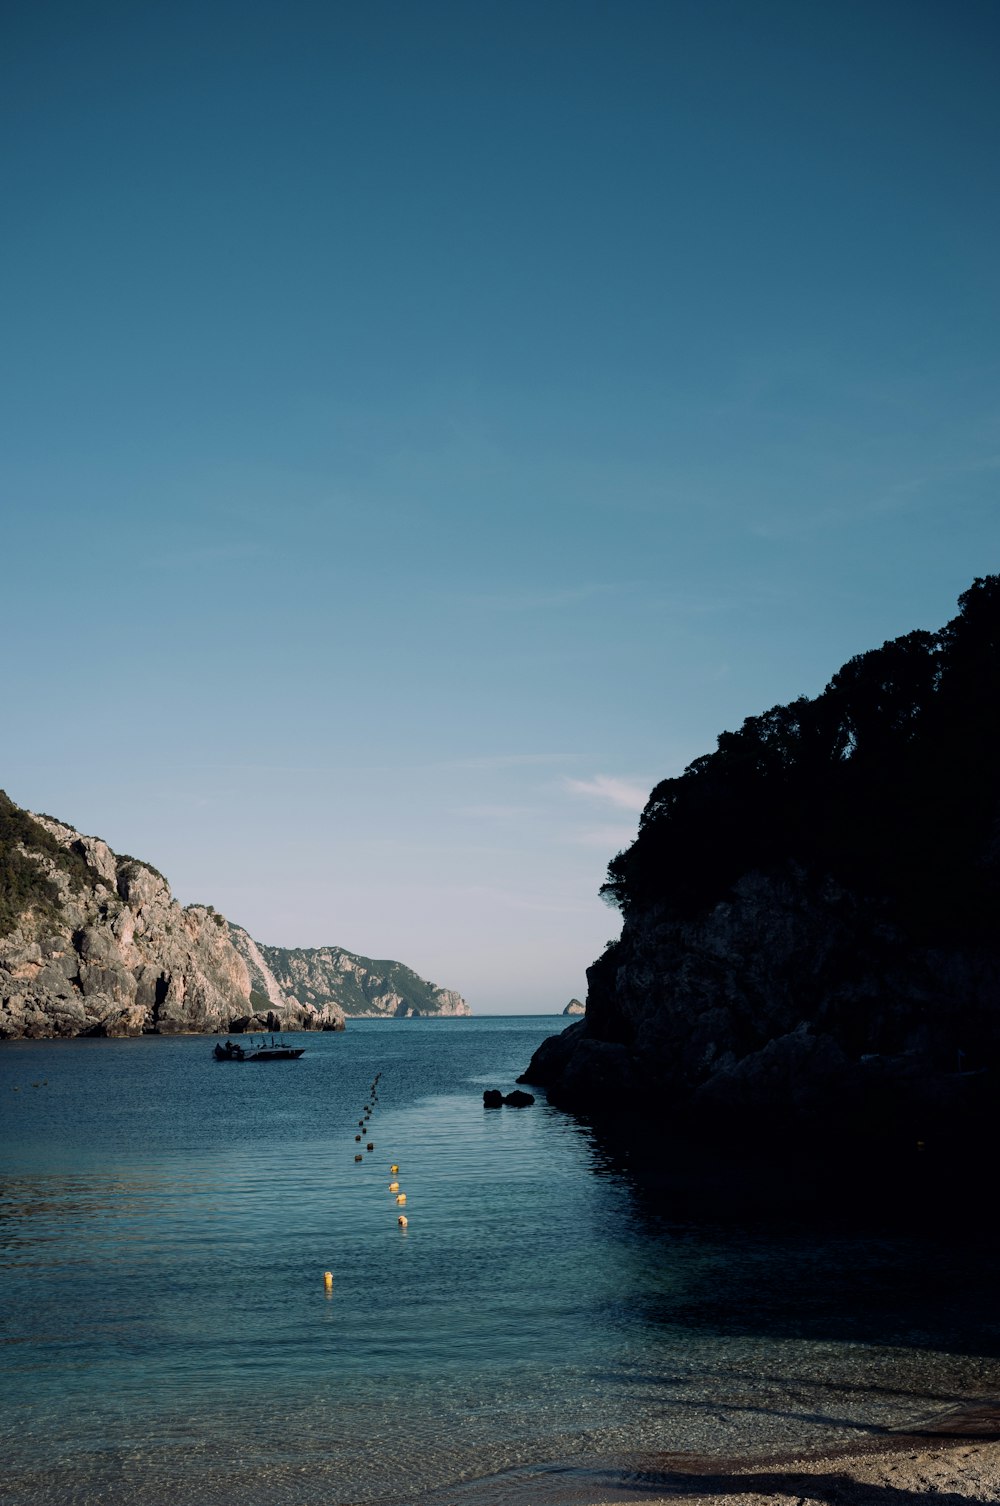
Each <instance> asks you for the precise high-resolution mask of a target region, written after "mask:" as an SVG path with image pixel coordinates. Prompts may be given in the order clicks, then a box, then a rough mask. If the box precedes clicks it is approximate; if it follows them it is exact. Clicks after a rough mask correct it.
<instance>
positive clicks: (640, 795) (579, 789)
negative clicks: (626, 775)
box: [566, 774, 650, 812]
mask: <svg viewBox="0 0 1000 1506" xmlns="http://www.w3.org/2000/svg"><path fill="white" fill-rule="evenodd" d="M566 788H567V789H568V790H571V791H572V792H573V794H574V795H586V796H589V797H590V798H591V799H594V800H603V801H606V802H608V803H609V804H611V805H616V806H617V807H618V808H619V810H626V811H636V812H639V811H641V810H642V809H643V807H644V806H645V804H646V801H647V800H648V799H649V788H650V787H649V785H646V784H638V783H637V782H636V781H634V780H630V779H616V778H615V777H614V776H613V775H609V774H595V775H594V777H593V779H567V780H566Z"/></svg>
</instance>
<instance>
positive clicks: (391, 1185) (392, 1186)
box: [389, 1182, 399, 1192]
mask: <svg viewBox="0 0 1000 1506" xmlns="http://www.w3.org/2000/svg"><path fill="white" fill-rule="evenodd" d="M389 1191H390V1192H398V1191H399V1183H398V1182H390V1183H389Z"/></svg>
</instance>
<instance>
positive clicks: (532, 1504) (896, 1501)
mask: <svg viewBox="0 0 1000 1506" xmlns="http://www.w3.org/2000/svg"><path fill="white" fill-rule="evenodd" d="M422 1500H424V1501H426V1502H427V1506H431V1503H434V1506H486V1503H490V1506H630V1503H632V1506H636V1503H640V1502H641V1503H642V1506H711V1503H713V1502H722V1501H724V1502H726V1503H727V1506H765V1503H768V1502H789V1503H791V1506H812V1503H814V1502H815V1503H818V1506H911V1503H916V1502H918V1501H920V1502H926V1503H929V1506H945V1503H949V1502H956V1503H957V1502H967V1501H1000V1407H994V1406H984V1407H979V1408H975V1409H964V1410H962V1411H960V1412H955V1413H951V1414H948V1415H946V1416H944V1417H941V1418H936V1419H932V1420H930V1421H929V1422H928V1423H927V1424H925V1425H922V1426H921V1427H920V1428H918V1429H914V1430H912V1431H908V1432H905V1433H895V1434H881V1435H878V1436H877V1437H875V1438H873V1439H872V1440H871V1441H870V1442H869V1443H867V1444H862V1445H858V1444H852V1445H842V1446H840V1447H838V1448H836V1449H831V1450H828V1451H812V1452H808V1453H802V1454H801V1455H794V1454H783V1455H771V1456H769V1457H765V1458H760V1457H758V1458H753V1459H750V1458H746V1459H742V1460H741V1459H721V1458H719V1459H712V1458H708V1457H698V1456H695V1455H690V1454H687V1455H685V1454H677V1455H658V1456H649V1457H648V1458H647V1459H643V1460H632V1461H628V1462H625V1461H621V1460H617V1461H615V1460H608V1461H603V1462H598V1461H585V1462H570V1461H564V1462H560V1463H553V1464H549V1465H545V1466H540V1467H535V1468H527V1469H517V1470H511V1471H508V1472H506V1473H505V1474H503V1475H499V1476H494V1477H493V1478H492V1479H491V1480H488V1481H485V1480H479V1481H475V1482H470V1483H469V1484H468V1485H466V1486H464V1487H460V1488H458V1489H452V1490H444V1491H441V1492H436V1493H434V1494H433V1495H432V1496H429V1497H426V1498H422Z"/></svg>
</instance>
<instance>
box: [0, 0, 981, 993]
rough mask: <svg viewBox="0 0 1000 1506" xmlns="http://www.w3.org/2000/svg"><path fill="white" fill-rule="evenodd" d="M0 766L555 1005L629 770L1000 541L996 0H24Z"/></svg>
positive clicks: (326, 916)
mask: <svg viewBox="0 0 1000 1506" xmlns="http://www.w3.org/2000/svg"><path fill="white" fill-rule="evenodd" d="M2 30H3V36H2V47H0V53H2V63H0V69H2V88H0V101H2V103H0V115H2V127H0V143H2V152H3V181H4V185H5V187H4V195H3V204H4V210H3V218H4V229H3V236H2V244H0V258H2V283H0V286H2V290H3V291H2V297H3V300H4V310H3V330H4V339H3V342H2V346H3V349H2V355H0V359H2V363H3V365H2V374H0V380H2V410H3V415H4V417H3V424H4V436H3V444H2V446H0V502H2V507H3V534H2V540H3V553H4V568H3V572H2V577H0V581H2V587H0V591H2V594H0V610H2V622H3V628H2V639H0V642H2V645H3V660H2V676H0V687H2V711H0V723H2V727H3V739H2V747H3V760H2V770H0V784H2V785H3V786H4V787H5V788H6V789H7V791H8V793H9V794H10V795H11V796H12V798H13V799H15V800H17V801H18V802H19V803H21V804H23V805H26V806H28V807H29V808H32V809H35V810H44V811H50V812H52V813H53V814H56V815H59V816H60V817H62V818H64V819H66V820H69V821H71V822H73V823H74V824H76V825H78V826H80V827H81V828H83V829H85V830H88V831H91V832H96V833H98V834H100V835H102V836H103V837H105V838H106V839H107V840H108V841H109V842H111V844H112V845H113V846H114V847H115V848H117V849H118V850H119V851H127V852H132V853H134V854H136V855H138V856H142V857H145V858H148V859H149V860H150V861H152V862H153V863H155V864H156V866H157V867H159V868H161V869H162V870H163V871H164V872H165V873H166V874H167V875H168V877H169V878H170V880H171V882H172V884H173V886H174V889H175V892H176V893H177V895H178V897H179V898H180V899H181V900H182V901H183V902H185V903H186V902H189V901H191V900H203V901H206V902H211V903H214V904H215V905H216V906H217V907H218V908H219V909H221V910H223V911H224V912H225V913H226V914H227V915H229V916H230V917H231V918H232V919H234V920H237V921H239V922H240V923H241V924H243V925H245V926H247V928H248V929H249V930H250V931H251V932H252V933H253V934H254V935H255V936H256V937H257V938H258V939H259V940H261V941H265V942H269V943H274V944H280V945H288V946H312V945H320V944H323V943H330V942H335V943H338V944H340V945H343V946H347V947H349V948H351V949H353V950H355V951H360V952H363V953H366V954H368V955H375V956H392V957H399V958H401V959H402V960H404V961H406V962H408V963H409V964H410V965H411V966H413V967H415V968H417V970H418V971H420V972H421V973H423V974H424V975H426V976H429V977H431V978H433V979H434V980H435V981H437V982H440V983H442V984H445V985H446V986H449V987H453V988H457V989H460V990H461V991H462V992H463V993H464V994H465V996H466V997H467V998H468V999H469V1001H470V1003H471V1004H472V1006H473V1008H474V1010H476V1011H477V1012H490V1011H506V1010H543V1009H559V1008H562V1006H563V1004H564V1003H565V1002H566V1000H567V999H568V998H569V997H570V996H571V995H572V994H576V995H579V996H580V997H582V996H583V991H584V989H585V977H584V970H585V968H586V966H587V965H588V963H589V962H591V961H592V960H593V958H594V957H595V956H596V955H597V953H598V952H599V951H600V950H601V948H602V946H603V944H604V942H605V941H606V940H607V939H608V938H609V937H610V936H612V935H613V934H615V933H616V930H617V925H618V917H617V915H616V914H615V912H613V911H611V910H608V909H607V908H606V907H605V906H604V905H603V904H602V903H601V902H600V901H599V899H598V898H597V889H598V887H599V885H600V883H601V881H602V878H603V874H604V868H605V865H606V863H607V861H608V859H609V858H610V857H612V856H613V855H614V853H615V852H616V851H617V849H618V848H619V847H620V846H622V845H624V844H625V843H627V842H628V841H629V840H630V838H631V836H632V835H633V834H634V831H635V825H636V820H637V813H638V809H639V808H640V807H641V804H642V801H643V798H644V796H645V794H646V793H648V791H649V789H650V788H651V787H652V785H653V784H654V783H655V782H656V781H657V780H658V779H660V778H662V777H664V776H665V775H667V774H670V773H676V772H679V771H680V770H681V769H682V768H683V767H684V765H685V763H687V762H688V761H689V760H690V759H691V758H693V757H696V756H698V755H699V754H701V753H703V752H706V751H709V750H710V749H711V748H712V747H713V746H714V742H715V738H716V736H717V734H718V733H719V732H720V731H721V730H723V729H724V728H729V727H734V726H737V725H739V723H740V722H741V720H742V719H743V717H744V716H746V715H749V714H751V713H754V712H757V711H760V710H763V709H765V708H766V707H767V706H770V705H772V704H774V703H775V702H779V701H786V700H788V699H790V698H792V697H793V696H796V695H798V694H800V693H805V694H814V693H816V692H817V691H818V690H820V689H821V688H822V686H823V685H824V684H825V682H826V681H827V680H828V679H829V677H830V675H831V674H832V673H833V671H834V670H835V669H836V668H838V667H839V665H840V664H841V663H842V662H843V661H844V660H846V659H847V658H849V657H850V656H851V655H852V654H854V653H858V652H861V651H863V650H864V649H866V648H869V647H872V646H874V645H876V644H878V643H881V642H882V641H883V640H884V639H885V638H887V637H892V636H895V635H897V634H899V633H902V632H907V631H909V630H910V629H912V628H915V627H925V628H934V627H937V626H939V625H940V624H941V623H943V622H944V621H946V620H947V619H948V618H949V617H950V616H951V615H953V613H954V610H955V600H956V598H957V596H958V595H959V593H960V592H961V591H962V590H964V589H965V587H966V586H967V585H968V584H969V583H970V581H971V580H972V579H973V577H974V576H976V575H983V574H986V573H989V572H992V571H994V570H996V569H998V568H1000V555H998V542H1000V527H998V523H1000V518H998V487H1000V403H998V398H1000V342H998V325H1000V318H998V315H1000V307H998V303H1000V299H998V293H1000V277H998V268H1000V235H998V229H1000V224H998V221H1000V192H998V190H1000V184H998V176H1000V169H998V164H1000V130H998V126H1000V91H998V90H997V89H996V73H997V65H998V54H1000V10H998V8H997V6H996V5H995V4H993V3H992V0H990V3H985V0H984V3H975V0H960V3H957V4H951V5H947V6H946V5H943V4H939V3H936V4H927V3H922V0H908V3H888V0H866V3H851V0H838V3H836V4H833V3H816V4H804V3H802V0H794V3H793V0H758V3H749V0H747V3H741V4H733V3H727V0H697V3H694V0H692V3H688V0H676V3H675V0H662V3H658V4H647V3H641V0H621V3H618V4H614V5H611V4H606V3H601V4H597V3H586V0H579V3H573V4H565V3H559V0H551V3H538V0H535V3H531V4H525V3H521V0H507V3H505V4H502V5H500V4H489V3H477V0H468V3H464V4H450V3H449V4H443V3H426V4H402V3H399V4H395V3H393V4H388V3H380V0H369V3H366V4H363V5H362V4H354V5H350V6H348V5H342V4H337V3H334V0H328V3H325V4H318V3H305V0H285V3H283V4H280V5H279V4H277V3H274V4H253V3H245V0H244V3H239V4H235V3H233V4H229V3H220V0H202V3H199V4H197V5H195V4H189V3H187V0H173V3H170V4H151V3H143V0H131V3H129V4H119V3H104V4H102V3H99V0H98V3H95V4H93V5H88V6H79V5H70V4H54V3H46V0H36V3H32V4H27V3H18V0H11V3H9V4H8V5H6V6H5V8H4V16H3V21H2Z"/></svg>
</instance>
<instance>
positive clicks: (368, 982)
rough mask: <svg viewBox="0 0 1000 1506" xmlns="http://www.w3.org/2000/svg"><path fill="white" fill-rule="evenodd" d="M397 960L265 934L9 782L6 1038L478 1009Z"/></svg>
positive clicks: (2, 955) (4, 852) (4, 848)
mask: <svg viewBox="0 0 1000 1506" xmlns="http://www.w3.org/2000/svg"><path fill="white" fill-rule="evenodd" d="M470 1013H471V1010H470V1009H469V1006H468V1004H466V1002H465V1000H464V999H463V998H462V997H461V996H460V995H459V994H457V993H454V992H453V991H452V990H450V989H443V988H439V987H437V985H436V984H433V983H428V982H427V981H426V980H425V979H423V978H420V977H419V976H418V975H417V974H416V973H415V972H413V971H412V970H411V969H410V968H408V967H405V966H404V965H403V964H402V963H400V962H391V961H373V960H372V959H371V958H368V957H360V956H357V955H356V954H354V953H353V952H347V951H345V950H344V949H343V948H341V947H319V948H315V949H299V950H296V951H287V950H285V949H283V948H280V947H272V946H264V945H262V944H261V943H259V942H256V941H254V940H253V939H252V937H250V936H249V935H248V934H247V932H246V931H244V930H243V929H242V928H241V927H239V926H235V925H231V924H230V923H229V922H228V921H227V920H226V919H225V918H224V917H223V916H222V915H220V914H219V913H218V912H217V911H216V910H215V909H214V907H213V906H212V905H187V906H183V907H182V906H181V905H180V904H179V903H178V902H177V900H175V899H174V897H173V895H172V894H171V892H170V886H169V884H168V883H167V881H166V879H165V878H164V877H163V875H162V874H161V873H160V872H159V871H158V870H157V869H156V868H154V867H153V866H152V865H151V864H150V863H146V862H143V861H142V860H141V859H138V858H133V857H123V856H121V855H119V854H117V853H114V852H112V850H111V848H110V847H109V846H108V845H107V843H106V842H102V841H101V840H100V838H98V837H88V836H84V835H83V834H82V833H80V832H78V831H76V830H75V829H74V828H73V827H72V826H68V825H67V824H66V823H65V822H63V821H57V820H55V819H54V818H53V817H51V816H43V815H32V814H31V813H30V812H29V811H25V810H22V809H21V808H20V807H19V806H17V805H15V804H14V802H13V801H12V800H10V799H8V797H7V796H6V795H5V794H4V793H3V792H2V791H0V1039H8V1040H9V1039H14V1038H17V1037H21V1036H30V1037H35V1038H42V1037H49V1036H79V1035H89V1036H95V1035H103V1036H128V1035H144V1034H161V1035H166V1034H176V1033H181V1032H212V1033H215V1032H225V1033H227V1034H233V1033H237V1032H242V1031H254V1030H282V1029H286V1030H342V1029H343V1028H344V1024H345V1019H346V1018H347V1017H350V1016H361V1015H364V1016H370V1017H381V1018H384V1017H410V1016H413V1015H468V1014H470Z"/></svg>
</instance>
